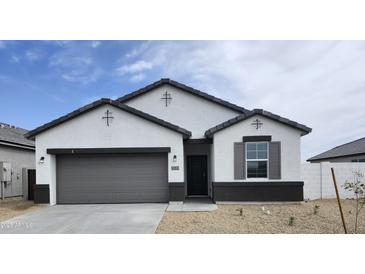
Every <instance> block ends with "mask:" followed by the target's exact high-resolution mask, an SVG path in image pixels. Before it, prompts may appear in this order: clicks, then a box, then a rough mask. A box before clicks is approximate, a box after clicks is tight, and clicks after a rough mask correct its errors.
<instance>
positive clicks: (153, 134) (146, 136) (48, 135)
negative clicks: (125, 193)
mask: <svg viewBox="0 0 365 274" xmlns="http://www.w3.org/2000/svg"><path fill="white" fill-rule="evenodd" d="M107 110H109V111H111V112H112V116H113V117H114V119H113V121H112V122H111V124H110V126H107V125H106V121H105V120H103V119H102V117H103V116H104V115H105V112H106V111H107ZM114 147H170V148H171V152H170V153H169V155H168V165H169V166H171V165H174V166H176V165H178V166H180V169H179V170H174V171H171V169H170V168H169V169H168V170H169V176H168V179H169V182H183V181H184V162H183V155H184V154H183V153H184V152H183V138H182V135H181V134H179V133H177V132H175V131H172V130H170V129H167V128H164V127H161V126H159V125H157V124H154V123H152V122H150V121H147V120H145V119H142V118H140V117H137V116H135V115H133V114H130V113H127V112H125V111H123V110H120V109H118V108H115V107H113V106H110V105H102V106H100V107H98V108H96V109H94V110H92V111H90V112H87V113H84V114H82V115H80V116H78V117H76V118H74V119H72V120H69V121H67V122H65V123H62V124H60V125H58V126H56V127H54V128H51V129H49V130H47V131H45V132H43V133H41V134H39V135H37V136H36V159H37V184H49V185H50V203H51V204H55V202H56V157H55V156H54V155H49V154H47V149H48V148H114ZM174 155H176V156H177V160H176V162H173V156H174ZM40 157H45V161H44V163H43V164H41V163H39V161H38V159H40Z"/></svg>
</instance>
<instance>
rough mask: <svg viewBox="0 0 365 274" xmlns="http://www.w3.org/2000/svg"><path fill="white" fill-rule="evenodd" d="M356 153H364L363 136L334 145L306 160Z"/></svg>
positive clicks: (364, 140) (364, 139)
mask: <svg viewBox="0 0 365 274" xmlns="http://www.w3.org/2000/svg"><path fill="white" fill-rule="evenodd" d="M358 154H365V137H363V138H360V139H357V140H355V141H352V142H349V143H346V144H343V145H340V146H337V147H334V148H332V149H330V150H327V151H325V152H323V153H320V154H318V155H316V156H313V157H312V158H309V159H308V160H307V161H309V162H310V161H315V160H324V159H331V158H338V157H343V156H352V155H358Z"/></svg>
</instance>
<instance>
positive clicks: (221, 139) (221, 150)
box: [213, 115, 301, 182]
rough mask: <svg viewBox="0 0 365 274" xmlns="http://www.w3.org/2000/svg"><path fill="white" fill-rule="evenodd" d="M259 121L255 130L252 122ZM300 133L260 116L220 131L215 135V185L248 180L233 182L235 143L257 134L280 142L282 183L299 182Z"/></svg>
mask: <svg viewBox="0 0 365 274" xmlns="http://www.w3.org/2000/svg"><path fill="white" fill-rule="evenodd" d="M256 118H258V119H260V121H261V122H262V123H263V125H262V126H261V128H259V129H256V127H255V126H253V125H252V122H253V121H254V120H255V119H256ZM300 134H301V131H299V130H297V129H294V128H291V127H288V126H285V125H283V124H281V123H279V122H276V121H273V120H271V119H268V118H265V117H262V116H260V115H256V116H253V117H251V118H249V119H247V120H244V121H241V122H240V123H237V124H235V125H232V126H231V127H229V128H226V129H224V130H222V131H219V132H217V133H216V134H215V135H214V140H213V146H214V149H213V151H214V152H213V157H214V167H213V170H214V180H215V181H216V182H233V181H246V180H235V179H234V156H233V154H234V150H233V146H234V143H235V142H242V137H243V136H257V135H270V136H271V137H272V141H280V142H281V180H282V181H296V180H299V179H300ZM247 180H250V179H247ZM251 180H252V179H251ZM255 180H257V179H255ZM261 180H267V179H261ZM276 181H278V180H276Z"/></svg>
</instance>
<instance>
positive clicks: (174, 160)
mask: <svg viewBox="0 0 365 274" xmlns="http://www.w3.org/2000/svg"><path fill="white" fill-rule="evenodd" d="M172 161H173V162H174V163H176V161H177V157H176V155H174V157H172Z"/></svg>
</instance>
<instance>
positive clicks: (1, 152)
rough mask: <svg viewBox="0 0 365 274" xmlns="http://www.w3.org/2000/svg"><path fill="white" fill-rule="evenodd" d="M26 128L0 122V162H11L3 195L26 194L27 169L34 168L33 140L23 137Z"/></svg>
mask: <svg viewBox="0 0 365 274" xmlns="http://www.w3.org/2000/svg"><path fill="white" fill-rule="evenodd" d="M25 133H27V130H25V129H22V128H18V127H14V126H10V125H8V124H4V123H0V162H9V163H10V164H11V169H12V175H11V182H7V183H6V184H4V196H5V197H14V196H21V195H25V196H27V187H28V186H27V178H26V176H27V173H26V170H27V169H35V147H34V141H32V140H28V139H26V138H25V137H24V134H25Z"/></svg>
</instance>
